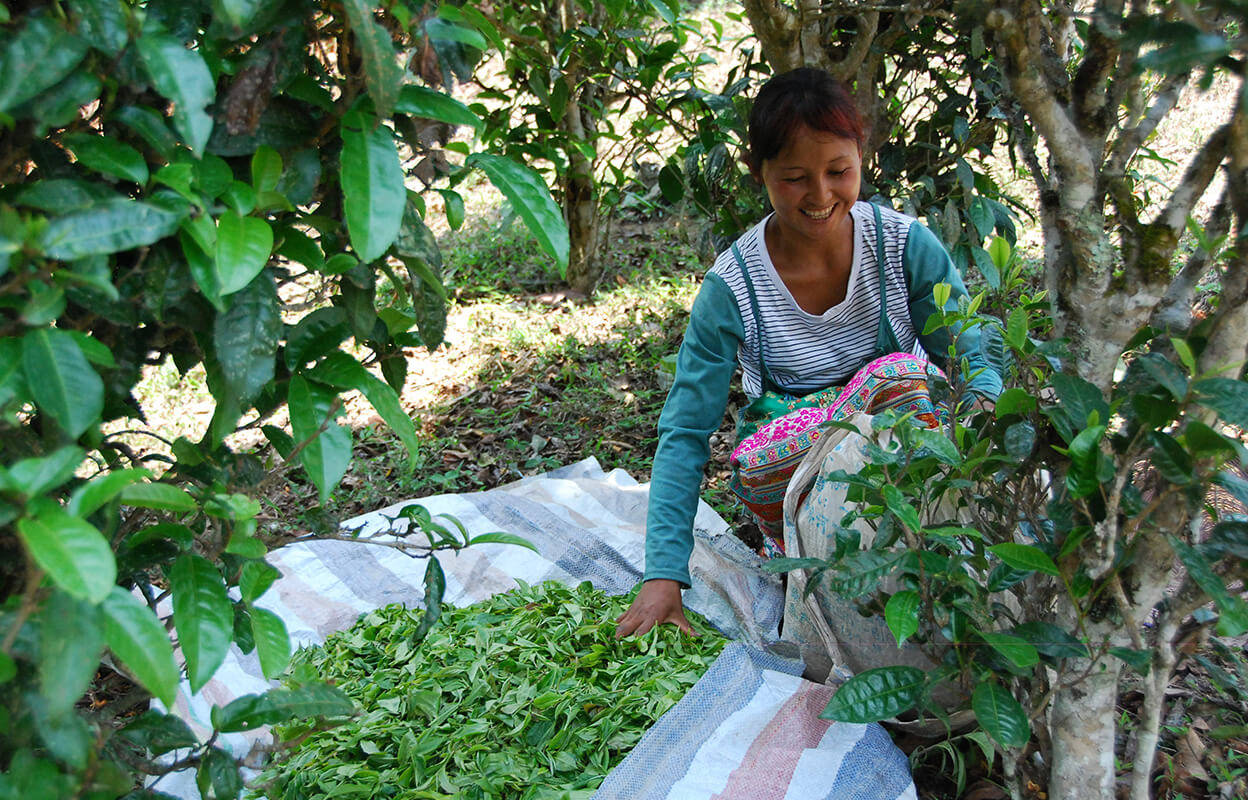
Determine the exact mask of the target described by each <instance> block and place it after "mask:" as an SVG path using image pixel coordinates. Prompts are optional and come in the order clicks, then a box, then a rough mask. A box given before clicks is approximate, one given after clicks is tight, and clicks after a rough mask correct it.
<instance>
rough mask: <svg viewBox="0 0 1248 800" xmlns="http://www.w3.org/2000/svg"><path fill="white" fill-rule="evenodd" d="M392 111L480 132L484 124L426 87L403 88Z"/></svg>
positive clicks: (460, 106)
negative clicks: (463, 126)
mask: <svg viewBox="0 0 1248 800" xmlns="http://www.w3.org/2000/svg"><path fill="white" fill-rule="evenodd" d="M394 110H395V111H398V112H400V113H402V114H411V115H412V116H413V117H421V118H422V119H434V120H437V121H438V122H445V123H447V124H448V125H467V126H468V127H470V128H472V129H473V130H480V129H481V126H482V125H483V124H484V123H483V122H482V121H481V118H480V117H478V116H477V115H476V114H474V113H473V112H472V110H471V109H469V108H468V106H466V105H464V104H463V103H461V102H459V101H458V100H456V99H455V98H454V97H451V96H450V95H448V94H443V93H442V92H439V91H436V90H434V89H430V88H429V87H427V86H404V87H403V89H402V91H400V92H399V99H398V102H397V103H396V104H395V107H394ZM452 227H455V226H452Z"/></svg>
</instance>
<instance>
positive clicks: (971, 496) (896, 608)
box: [777, 296, 1248, 757]
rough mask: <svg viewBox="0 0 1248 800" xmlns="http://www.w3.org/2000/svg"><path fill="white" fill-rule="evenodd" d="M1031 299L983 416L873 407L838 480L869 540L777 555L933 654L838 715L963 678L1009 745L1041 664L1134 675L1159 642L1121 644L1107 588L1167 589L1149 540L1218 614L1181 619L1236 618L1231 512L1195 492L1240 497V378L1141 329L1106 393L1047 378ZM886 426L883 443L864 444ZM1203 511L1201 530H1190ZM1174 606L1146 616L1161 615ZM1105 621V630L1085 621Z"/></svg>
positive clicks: (1239, 620)
mask: <svg viewBox="0 0 1248 800" xmlns="http://www.w3.org/2000/svg"><path fill="white" fill-rule="evenodd" d="M981 300H982V297H977V298H975V299H973V300H971V301H970V302H964V303H963V307H962V308H961V310H959V311H956V312H941V314H940V315H938V316H939V320H938V322H939V324H940V325H953V326H955V328H956V327H957V326H963V329H965V326H970V325H982V324H983V321H982V319H980V318H979V317H978V316H977V315H976V314H975V313H974V312H973V309H974V308H975V307H976V306H977V305H978V304H979V301H981ZM1039 300H1040V298H1039V297H1029V296H1022V297H1018V298H1016V299H1015V301H1014V303H1013V307H1014V308H1015V309H1016V310H1017V314H1015V313H1012V314H1011V319H1010V321H1009V322H1008V323H1007V326H1006V328H1007V331H1006V333H1005V335H1004V337H1003V340H1004V342H1005V347H1006V353H1004V354H1003V358H1002V361H1003V362H1004V363H1006V364H1007V365H1008V368H1007V370H1006V387H1007V388H1006V390H1005V392H1004V393H1003V394H1002V395H1001V397H1000V399H999V400H998V402H997V403H996V405H995V408H993V409H991V410H966V409H964V410H963V411H962V412H961V413H960V414H957V415H955V424H954V426H953V428H952V429H951V430H948V431H945V433H944V438H943V439H942V441H941V443H940V445H939V446H934V445H935V440H934V439H933V438H932V433H931V432H928V431H924V430H920V429H918V428H916V427H915V426H913V425H912V424H910V423H909V422H908V421H905V420H901V419H897V418H895V417H893V418H886V419H883V420H881V419H880V418H879V417H877V418H876V422H877V425H876V431H875V436H876V437H877V441H876V442H875V444H874V445H873V446H872V447H869V448H868V450H869V452H870V455H869V459H870V463H867V464H866V465H865V466H864V467H863V468H862V470H861V471H860V472H859V473H858V474H856V475H852V476H851V475H845V476H843V479H844V480H846V481H847V482H848V484H849V499H850V500H851V501H853V502H854V503H856V507H857V508H858V509H860V510H859V511H857V512H856V516H857V517H858V518H859V520H865V521H866V522H867V523H868V524H869V525H870V526H872V527H873V528H875V529H876V531H877V534H876V536H875V537H874V538H873V541H872V543H871V544H870V546H869V547H867V548H866V549H864V550H861V551H860V550H853V551H850V552H846V553H843V554H841V555H840V556H838V557H837V558H835V559H833V560H830V561H826V562H822V561H816V562H814V563H810V562H811V561H812V560H811V559H800V560H792V559H790V560H788V561H787V562H786V563H782V564H779V565H777V567H778V568H779V569H781V570H789V569H799V568H804V569H809V570H811V572H812V577H813V578H814V579H815V581H817V582H822V584H823V585H824V586H826V587H828V588H829V589H831V590H832V591H835V592H838V593H839V594H841V595H842V596H844V597H845V598H847V599H850V600H853V601H856V602H857V603H858V605H859V607H860V608H861V609H863V610H864V613H873V614H881V615H882V617H883V619H884V621H885V623H886V624H887V625H888V627H889V629H890V630H891V631H892V632H893V634H894V635H895V637H896V639H897V641H898V643H899V646H900V644H901V643H902V642H908V643H914V646H917V647H918V648H920V649H921V650H922V651H923V652H925V653H927V654H928V655H929V656H930V657H931V658H932V660H933V661H934V663H935V664H937V665H938V666H937V667H936V668H934V669H932V670H931V671H929V672H926V673H924V672H920V671H917V670H914V671H911V668H909V667H884V668H880V669H873V670H868V671H866V672H864V673H862V674H860V675H857V676H855V677H854V678H852V679H851V680H849V681H848V682H847V683H846V684H845V685H844V686H843V687H842V688H841V689H840V690H839V691H838V693H837V695H836V696H835V697H834V699H833V701H832V702H831V703H830V704H829V706H828V709H827V712H826V714H827V715H828V716H830V717H832V718H834V719H840V720H845V721H854V722H867V721H873V720H879V719H885V718H888V717H891V716H893V715H895V714H897V713H899V712H900V711H903V710H906V709H911V708H915V709H918V710H919V711H924V710H925V709H926V710H928V711H933V712H936V713H938V714H942V715H943V714H944V713H945V712H946V711H950V710H952V709H948V708H946V709H936V708H934V707H932V701H931V696H932V694H933V691H934V690H936V689H937V688H938V687H942V686H944V687H948V685H949V684H948V682H949V681H950V680H951V679H955V680H956V681H957V682H958V683H959V684H960V685H962V686H964V687H969V688H968V689H967V691H968V695H967V696H966V697H965V698H964V701H963V703H964V705H963V706H962V708H968V709H970V710H971V711H973V712H974V715H975V717H976V719H977V720H978V723H979V726H980V727H981V728H982V730H983V731H984V732H985V733H987V734H988V735H989V736H990V737H991V740H992V741H993V742H995V744H996V746H997V747H998V748H999V749H1000V750H1001V751H1002V752H1003V754H1005V755H1007V756H1010V757H1013V756H1011V755H1010V754H1017V753H1020V752H1022V749H1023V748H1025V747H1027V746H1028V745H1029V743H1030V742H1031V741H1032V735H1031V724H1030V720H1034V719H1036V718H1037V717H1038V716H1042V715H1043V714H1045V713H1046V708H1045V707H1044V705H1043V702H1044V700H1045V699H1047V698H1049V697H1051V694H1050V693H1049V691H1048V690H1049V689H1050V688H1051V683H1050V681H1051V680H1052V676H1053V675H1057V676H1058V678H1057V679H1058V680H1062V681H1079V680H1081V679H1083V677H1082V676H1086V674H1087V670H1088V669H1093V668H1096V667H1095V666H1093V665H1095V664H1097V663H1098V662H1099V661H1102V660H1104V659H1108V658H1115V659H1119V660H1121V661H1122V662H1123V663H1125V664H1127V665H1128V666H1130V667H1131V668H1132V669H1134V670H1136V671H1137V672H1139V673H1141V674H1148V673H1149V671H1150V669H1152V668H1153V667H1154V665H1155V663H1156V659H1157V655H1156V652H1155V651H1154V650H1153V649H1152V648H1151V647H1149V646H1148V644H1147V639H1140V638H1139V637H1140V636H1145V635H1146V634H1141V633H1139V632H1138V629H1137V634H1136V638H1135V639H1134V641H1135V642H1143V644H1144V647H1143V649H1141V648H1140V645H1139V644H1134V645H1133V644H1132V642H1133V640H1132V638H1131V637H1130V636H1129V635H1128V631H1129V630H1131V629H1132V628H1133V626H1134V625H1135V624H1136V623H1135V622H1133V621H1131V620H1130V619H1124V618H1122V617H1121V616H1116V615H1123V614H1125V613H1126V608H1125V607H1124V606H1123V605H1122V603H1121V602H1119V601H1116V600H1115V598H1114V595H1115V593H1116V592H1117V591H1121V589H1115V586H1120V585H1121V584H1120V582H1121V583H1126V582H1127V581H1128V580H1130V576H1131V575H1132V572H1131V570H1133V569H1146V570H1152V571H1154V572H1157V574H1158V575H1160V576H1161V578H1160V579H1161V580H1162V581H1163V585H1164V580H1165V578H1166V577H1167V576H1168V575H1169V571H1168V568H1169V565H1168V564H1167V563H1166V562H1165V561H1164V559H1162V560H1161V561H1160V562H1158V561H1157V559H1158V556H1157V555H1156V554H1157V553H1158V552H1159V551H1165V552H1167V553H1168V554H1169V557H1170V559H1171V561H1172V562H1176V561H1177V562H1181V563H1182V565H1183V566H1184V567H1185V568H1186V576H1187V577H1186V578H1185V583H1184V586H1183V587H1181V590H1180V595H1181V596H1185V597H1190V599H1189V600H1187V601H1185V603H1187V605H1184V606H1183V607H1182V608H1183V609H1184V610H1182V611H1179V612H1178V613H1179V614H1180V615H1187V614H1190V613H1191V612H1192V610H1194V609H1196V608H1197V607H1199V606H1200V605H1201V604H1202V603H1207V602H1212V604H1213V606H1214V608H1215V609H1216V612H1217V613H1216V614H1206V615H1204V616H1201V617H1199V620H1197V621H1196V624H1205V625H1216V630H1217V632H1218V633H1220V634H1222V635H1227V636H1238V635H1240V634H1242V633H1243V632H1244V631H1245V630H1248V604H1246V603H1245V601H1244V599H1243V597H1242V596H1241V594H1240V593H1239V592H1238V591H1236V590H1234V589H1233V588H1231V587H1233V586H1234V585H1235V581H1236V580H1242V579H1243V577H1244V576H1245V575H1248V558H1246V557H1248V548H1245V547H1244V543H1245V541H1246V538H1245V532H1246V531H1248V527H1245V525H1244V523H1243V516H1242V508H1243V506H1242V505H1239V506H1238V508H1239V510H1240V513H1239V514H1236V513H1234V512H1235V510H1236V505H1235V503H1225V502H1213V501H1212V500H1209V499H1208V497H1209V494H1208V492H1209V489H1210V487H1211V486H1213V485H1217V486H1219V487H1220V488H1222V487H1225V491H1226V493H1227V495H1229V496H1230V497H1231V498H1233V499H1234V500H1236V501H1238V502H1239V503H1242V502H1243V501H1244V499H1245V497H1248V491H1246V490H1245V487H1246V486H1248V484H1246V483H1245V482H1244V480H1243V478H1242V470H1243V469H1244V466H1245V465H1246V464H1248V458H1246V455H1245V448H1244V445H1243V443H1242V442H1241V441H1240V440H1239V439H1238V437H1237V436H1236V434H1235V433H1234V432H1235V431H1236V430H1237V429H1238V426H1240V425H1241V424H1242V422H1243V420H1242V419H1240V415H1241V414H1242V409H1243V408H1245V407H1248V404H1246V403H1245V400H1246V399H1248V384H1246V383H1245V382H1244V381H1241V380H1233V379H1229V378H1222V377H1216V376H1206V375H1201V374H1197V373H1195V372H1194V365H1195V364H1196V363H1197V361H1196V358H1197V357H1198V356H1199V347H1200V346H1201V344H1202V342H1201V340H1199V339H1197V338H1195V337H1193V338H1192V339H1189V340H1187V341H1186V342H1184V343H1183V344H1184V347H1185V348H1187V349H1188V350H1190V354H1191V355H1190V357H1189V355H1185V354H1184V353H1185V350H1184V348H1183V347H1179V348H1176V347H1175V346H1174V344H1175V343H1174V342H1171V341H1169V340H1168V339H1167V338H1164V337H1158V338H1149V336H1148V334H1147V332H1146V333H1145V335H1144V336H1141V337H1140V338H1139V347H1138V349H1136V350H1134V351H1132V352H1130V353H1128V354H1126V363H1127V366H1126V369H1125V372H1124V373H1123V374H1122V376H1121V379H1120V380H1119V381H1117V382H1116V383H1115V385H1114V386H1113V387H1112V388H1111V390H1110V392H1109V393H1108V394H1107V395H1103V394H1102V393H1101V392H1100V391H1099V390H1097V389H1096V388H1095V387H1094V386H1092V385H1091V384H1090V383H1088V382H1086V381H1084V380H1082V379H1080V378H1077V377H1073V376H1071V375H1070V374H1068V373H1066V372H1062V371H1060V367H1061V365H1062V363H1063V362H1062V358H1061V347H1060V343H1052V342H1046V341H1043V340H1042V339H1041V338H1039V335H1040V334H1041V333H1042V332H1043V331H1047V330H1048V329H1049V325H1050V323H1049V321H1048V320H1047V319H1045V318H1044V317H1043V316H1041V315H1040V314H1039V313H1038V311H1037V304H1038V301H1039ZM934 322H935V321H934ZM951 352H952V347H951ZM964 380H965V366H964V365H962V366H960V367H959V366H958V365H957V364H956V362H955V368H954V369H953V370H952V372H951V375H950V384H951V385H950V386H949V387H946V388H945V389H944V391H946V392H949V393H950V395H949V396H952V397H956V396H958V395H959V394H960V392H961V389H962V387H963V386H964V385H965V383H964ZM940 392H941V387H937V393H938V394H939V393H940ZM884 431H887V432H888V435H889V436H890V437H891V443H890V444H887V445H886V444H884V441H883V440H882V439H878V437H879V436H880V435H881V434H882V432H884ZM1202 519H1207V520H1208V522H1207V523H1206V531H1208V532H1207V533H1206V534H1204V535H1202V536H1193V534H1192V533H1191V531H1192V530H1193V529H1194V528H1199V524H1198V523H1199V522H1200V520H1202ZM847 524H848V523H847ZM1146 552H1148V553H1152V554H1153V555H1150V556H1149V557H1148V562H1147V563H1137V559H1143V558H1144V557H1143V556H1142V555H1141V554H1143V553H1146ZM882 564H887V565H888V568H887V569H881V568H880V566H881V565H882ZM885 579H888V581H889V582H888V583H885V582H884V581H885ZM1133 585H1134V584H1133ZM1173 602H1174V601H1172V600H1171V601H1163V602H1162V604H1161V605H1160V606H1159V613H1161V612H1166V613H1174V610H1173V609H1170V610H1167V609H1168V605H1167V604H1168V603H1173ZM1146 611H1147V609H1145V610H1144V611H1142V612H1141V613H1144V612H1146ZM1107 617H1108V618H1109V619H1110V620H1117V621H1118V622H1117V627H1116V631H1117V633H1116V634H1107V633H1104V631H1105V630H1107V629H1106V628H1101V627H1097V626H1098V625H1099V624H1100V623H1101V622H1102V621H1105V620H1106V618H1107ZM1108 630H1115V628H1114V627H1113V626H1111V627H1110V628H1109V629H1108ZM1093 631H1102V633H1093ZM1020 700H1022V701H1023V702H1020ZM1024 704H1028V705H1024Z"/></svg>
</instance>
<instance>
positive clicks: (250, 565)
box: [238, 561, 282, 603]
mask: <svg viewBox="0 0 1248 800" xmlns="http://www.w3.org/2000/svg"><path fill="white" fill-rule="evenodd" d="M281 576H282V574H281V573H280V572H278V571H277V567H274V566H273V565H272V564H269V563H267V562H264V561H248V562H247V563H246V564H244V565H243V571H242V573H241V575H240V576H239V579H238V590H239V591H240V592H241V593H242V595H243V602H244V603H254V602H256V601H257V600H259V599H260V597H261V596H263V595H264V593H265V592H267V591H268V590H269V587H270V586H272V585H273V582H274V581H275V580H277V579H278V578H280V577H281Z"/></svg>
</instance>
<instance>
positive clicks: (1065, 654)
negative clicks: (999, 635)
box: [1014, 620, 1088, 660]
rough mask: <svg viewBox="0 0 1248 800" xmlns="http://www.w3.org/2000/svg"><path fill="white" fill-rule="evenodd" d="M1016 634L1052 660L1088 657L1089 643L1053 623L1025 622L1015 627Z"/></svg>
mask: <svg viewBox="0 0 1248 800" xmlns="http://www.w3.org/2000/svg"><path fill="white" fill-rule="evenodd" d="M1014 634H1015V635H1016V636H1021V637H1022V638H1023V639H1025V640H1027V641H1028V642H1030V643H1031V645H1032V647H1035V648H1036V652H1038V653H1039V654H1040V655H1041V656H1043V657H1045V658H1048V659H1051V660H1056V659H1059V658H1087V657H1088V647H1087V645H1085V644H1084V643H1083V642H1081V641H1079V640H1078V639H1076V638H1075V637H1074V636H1072V635H1071V634H1070V633H1068V632H1067V631H1065V630H1063V629H1061V628H1059V627H1058V626H1056V625H1053V624H1052V623H1048V622H1039V621H1035V620H1033V621H1031V622H1024V623H1023V624H1022V625H1019V626H1018V627H1016V628H1015V629H1014Z"/></svg>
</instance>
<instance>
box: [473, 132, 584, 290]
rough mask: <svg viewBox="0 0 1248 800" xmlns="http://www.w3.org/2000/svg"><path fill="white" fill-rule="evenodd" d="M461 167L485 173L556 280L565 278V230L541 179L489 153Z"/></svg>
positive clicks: (567, 241) (568, 243) (562, 221)
mask: <svg viewBox="0 0 1248 800" xmlns="http://www.w3.org/2000/svg"><path fill="white" fill-rule="evenodd" d="M464 164H465V166H468V167H477V168H480V169H481V171H483V172H484V173H485V175H486V177H487V178H489V179H490V183H492V184H494V186H495V187H496V188H497V189H498V190H499V191H500V192H502V193H503V196H504V197H506V198H507V200H508V201H509V202H510V203H511V205H512V207H513V208H515V209H516V213H518V214H519V215H520V218H521V219H523V220H524V224H525V225H527V226H528V228H529V231H530V232H531V233H532V234H533V235H534V236H535V237H536V238H537V241H538V242H539V243H540V244H541V246H542V249H543V250H545V251H546V253H547V254H548V255H550V257H551V258H553V259H555V264H556V266H557V267H558V268H559V277H560V278H567V272H568V254H569V251H570V248H571V244H570V240H569V238H568V226H567V224H566V223H565V222H564V220H563V212H562V211H560V210H559V205H558V204H557V203H556V202H555V200H554V198H553V197H551V195H550V190H549V189H548V188H546V183H545V181H543V180H542V178H541V176H540V175H538V174H537V173H536V172H534V171H533V170H532V169H530V168H529V167H527V166H524V165H523V164H519V163H517V162H515V161H512V160H511V159H509V158H506V157H504V156H498V155H493V154H490V153H473V154H472V155H471V156H469V157H468V159H467V160H466V161H465V162H464Z"/></svg>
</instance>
